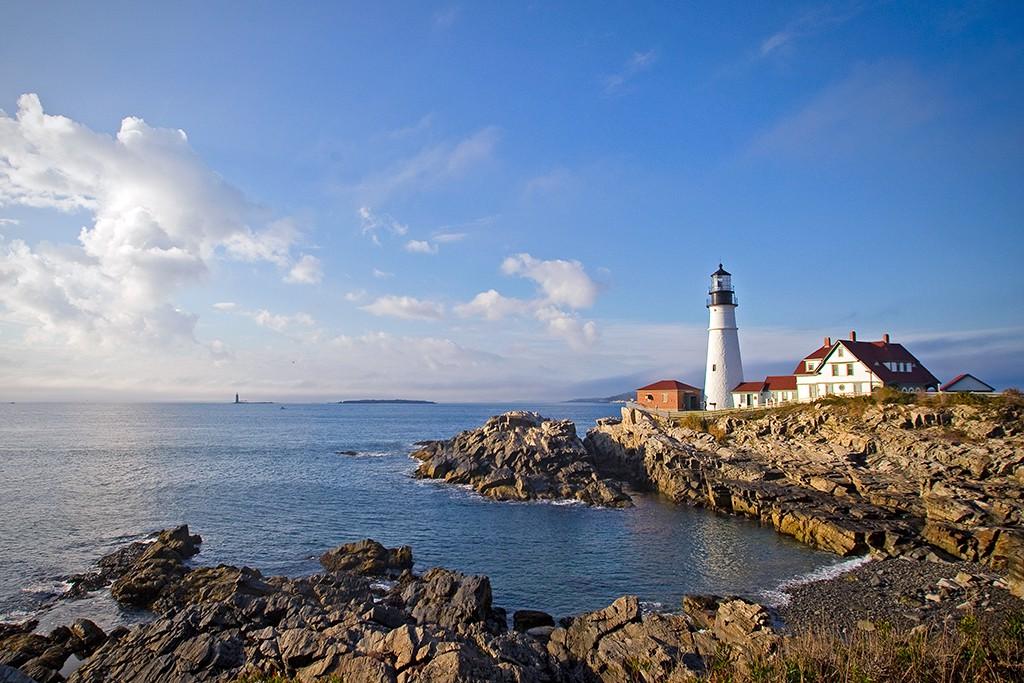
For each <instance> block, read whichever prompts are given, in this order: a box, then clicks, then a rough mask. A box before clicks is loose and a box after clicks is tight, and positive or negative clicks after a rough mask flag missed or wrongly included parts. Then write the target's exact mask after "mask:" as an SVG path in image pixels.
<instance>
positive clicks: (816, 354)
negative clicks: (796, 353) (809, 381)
mask: <svg viewBox="0 0 1024 683" xmlns="http://www.w3.org/2000/svg"><path fill="white" fill-rule="evenodd" d="M833 346H835V344H829V345H828V346H822V347H821V348H817V349H815V350H814V351H811V352H810V353H809V354H808V355H806V356H804V359H803V360H802V361H800V364H799V365H797V366H796V370H794V371H793V374H794V375H813V374H814V370H808V369H807V361H809V360H817V361H820V360H821V359H822V358H824V357H825V356H827V355H828V352H829V351H831V350H832V347H833Z"/></svg>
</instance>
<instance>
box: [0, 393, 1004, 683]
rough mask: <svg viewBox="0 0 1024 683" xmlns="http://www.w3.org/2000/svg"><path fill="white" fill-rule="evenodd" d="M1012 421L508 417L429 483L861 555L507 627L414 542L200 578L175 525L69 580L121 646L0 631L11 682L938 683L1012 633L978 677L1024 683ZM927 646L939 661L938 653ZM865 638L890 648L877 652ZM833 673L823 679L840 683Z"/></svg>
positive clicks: (966, 412) (966, 413) (423, 455)
mask: <svg viewBox="0 0 1024 683" xmlns="http://www.w3.org/2000/svg"><path fill="white" fill-rule="evenodd" d="M1022 416H1024V410H1022V407H1021V405H1020V404H1019V403H1016V402H1010V401H1007V402H1004V403H998V404H997V403H992V404H986V405H953V406H941V405H939V406H936V405H926V406H922V405H902V404H896V405H886V404H882V405H876V404H867V403H838V402H836V403H828V402H823V403H819V404H814V405H810V406H798V407H794V408H793V409H788V410H787V409H780V410H776V411H767V412H759V413H752V414H749V415H747V414H731V415H728V416H723V417H720V418H718V419H715V420H708V419H706V418H701V419H700V421H689V422H688V421H685V420H684V421H681V422H680V421H667V420H663V419H659V418H656V417H654V416H651V415H648V414H646V413H642V412H638V411H636V410H632V409H629V408H626V409H623V411H622V418H621V419H610V418H609V419H604V420H600V421H599V424H598V425H597V426H596V427H595V428H593V429H591V430H590V431H589V433H588V434H587V435H586V437H585V439H580V438H579V437H578V435H577V434H576V431H575V427H574V426H573V425H572V423H571V422H568V421H560V420H547V419H545V418H543V417H541V416H540V415H538V414H536V413H524V412H518V411H517V412H511V413H507V414H505V415H500V416H496V417H494V418H491V419H490V420H488V421H487V423H486V424H485V425H484V426H483V427H481V428H480V429H476V430H469V431H466V432H462V433H461V434H459V435H457V436H455V437H453V438H452V439H449V440H444V441H436V442H424V443H422V444H420V445H421V448H420V449H419V450H417V451H416V452H414V453H413V454H412V456H413V457H414V458H416V459H417V460H418V461H419V465H418V467H417V472H416V476H418V477H421V478H431V479H439V480H443V481H445V482H447V483H451V484H461V485H468V486H471V487H473V489H474V490H475V491H477V492H478V493H480V494H481V495H484V496H487V497H490V498H493V499H495V500H544V499H558V498H563V499H571V500H577V501H581V502H583V503H586V504H590V505H600V506H606V507H626V506H628V505H630V504H631V503H630V495H629V493H628V491H631V490H647V491H654V492H657V493H659V494H661V495H663V496H666V497H667V498H669V499H670V500H672V501H674V502H676V503H679V504H687V505H697V506H701V507H706V508H710V509H714V510H717V511H721V512H725V513H730V514H737V515H742V516H746V517H750V518H753V519H756V520H758V521H759V522H760V523H762V524H765V525H767V526H771V527H772V528H774V529H776V530H777V531H779V532H780V533H783V534H786V535H790V536H793V537H794V538H796V539H798V540H800V541H802V542H804V543H807V544H810V545H813V546H816V547H818V548H822V549H827V550H830V551H831V552H834V553H836V554H837V555H841V556H865V557H866V556H868V555H870V561H866V562H863V563H861V564H860V565H859V566H857V567H856V568H854V569H852V570H850V571H848V572H846V573H844V574H841V575H839V576H834V577H831V578H829V579H827V580H822V581H816V582H810V583H803V584H795V585H792V586H789V587H786V588H785V594H784V595H783V596H782V599H781V600H780V601H779V602H778V603H775V604H774V606H772V605H767V604H759V603H758V602H756V601H753V600H750V599H745V598H742V597H735V596H706V595H705V596H700V595H690V596H684V597H683V598H682V600H681V603H680V604H679V605H678V608H677V609H675V610H670V611H667V612H647V611H645V610H643V609H641V606H640V602H639V599H638V598H637V596H629V595H627V596H622V597H620V598H618V599H617V600H615V601H614V602H612V603H611V604H610V605H609V606H608V607H606V608H604V609H601V610H597V611H595V612H590V613H586V614H581V615H549V614H546V613H544V612H540V611H536V610H521V611H518V612H516V613H514V614H512V615H509V614H507V613H506V612H505V611H504V610H503V609H501V608H500V607H499V606H496V605H494V604H493V603H492V595H491V585H490V581H489V579H488V578H487V577H486V576H471V575H466V574H462V573H460V572H458V571H455V570H452V569H447V568H440V567H435V568H431V569H428V570H426V571H424V572H423V573H422V574H416V573H414V572H413V567H414V562H413V549H412V548H410V547H408V546H402V547H399V548H385V547H384V546H382V545H381V544H379V543H377V542H375V541H372V540H370V539H364V540H362V541H357V542H353V543H347V544H345V545H342V546H339V547H337V548H334V549H332V550H330V551H328V552H326V553H325V554H324V555H323V556H322V557H321V565H322V567H323V570H324V571H323V572H321V573H318V574H314V575H312V576H307V577H302V578H287V577H280V576H274V577H266V576H263V575H262V574H261V573H260V572H259V571H258V570H256V569H252V568H247V567H234V566H227V565H220V566H217V567H203V566H198V567H197V566H193V565H192V563H191V562H190V558H193V557H194V556H195V555H196V554H197V553H199V551H200V548H201V542H202V540H201V538H199V537H198V536H196V535H193V534H191V533H190V531H189V529H188V527H178V528H175V529H168V530H165V531H163V532H161V533H160V534H159V535H158V536H157V537H156V538H155V540H154V541H153V542H151V543H133V544H129V545H127V546H126V547H124V548H122V549H120V550H118V551H116V552H114V553H112V554H110V555H108V556H105V557H103V558H101V559H100V560H99V562H98V563H97V567H96V569H95V570H94V571H92V572H89V573H86V574H83V575H77V576H74V577H71V580H70V584H71V588H70V590H69V591H68V594H67V596H66V597H67V599H76V598H77V597H81V596H83V595H86V594H89V593H91V592H94V591H97V590H109V591H110V594H111V596H112V597H113V598H114V599H115V600H116V601H117V602H118V603H119V604H121V605H124V606H126V607H129V606H130V607H133V608H141V609H145V610H149V611H150V612H151V613H152V615H153V618H152V620H151V621H149V622H148V623H145V624H143V625H140V626H136V627H134V628H132V629H130V630H129V629H127V628H116V629H113V630H112V631H111V632H110V633H104V632H103V631H102V630H101V629H100V628H99V627H98V626H96V625H95V624H94V623H92V622H90V621H88V620H84V619H80V620H76V621H75V622H74V623H71V624H68V625H67V626H61V627H58V628H56V629H54V630H53V631H51V632H50V633H48V634H43V633H36V632H35V628H36V624H34V623H31V622H29V623H25V624H14V625H10V624H8V625H0V682H8V681H10V682H17V683H25V682H26V681H37V683H51V682H54V681H58V682H59V681H63V680H69V681H73V682H81V683H85V682H99V681H109V680H118V681H142V682H149V681H154V682H155V681H247V682H250V683H252V682H255V681H263V680H271V677H272V676H282V677H286V679H287V680H293V679H294V680H299V681H312V680H341V681H388V682H390V683H398V682H405V681H409V682H411V681H441V682H443V681H450V682H451V683H460V682H469V681H515V682H517V683H526V682H532V681H538V682H540V681H565V682H567V683H568V682H572V683H580V682H587V681H606V682H612V681H615V682H619V681H622V682H625V681H648V682H653V681H682V680H691V679H694V678H701V677H707V678H710V679H712V680H742V679H743V678H744V677H747V676H749V675H751V672H754V671H760V672H762V674H764V672H766V671H775V672H776V673H777V674H778V676H779V677H780V678H786V676H788V675H789V674H787V673H786V672H789V671H792V670H793V667H794V666H795V667H797V669H799V670H801V671H803V668H802V667H803V666H804V663H805V662H806V661H810V660H813V661H815V662H817V661H818V660H822V659H828V658H829V657H832V658H833V660H837V661H839V660H841V661H847V660H850V661H853V660H854V659H856V658H857V657H860V658H861V659H862V660H864V661H866V662H867V663H866V664H858V666H883V665H884V666H888V667H890V669H888V670H893V669H892V667H896V669H895V670H902V669H899V667H902V666H904V665H905V663H904V662H903V660H900V659H898V657H903V656H904V655H906V656H907V657H910V658H911V659H910V660H907V661H908V662H910V663H909V664H906V666H910V667H911V668H914V667H922V668H921V670H928V669H929V667H932V668H934V667H935V666H936V662H940V663H943V664H942V666H946V664H945V663H948V662H953V665H952V666H954V668H953V669H950V670H949V671H947V673H946V674H943V675H947V677H948V676H949V675H953V674H956V675H967V674H965V672H966V671H968V669H964V668H962V666H961V664H958V663H957V662H960V659H958V657H959V656H960V655H957V654H956V652H960V651H961V650H962V649H963V648H964V647H967V646H965V645H963V643H964V642H968V641H964V640H963V639H964V638H974V640H973V641H969V642H973V643H975V644H976V643H977V642H979V641H978V639H979V638H982V636H979V635H978V634H979V633H984V634H985V635H984V639H985V642H989V640H990V636H989V635H988V634H990V633H996V634H1008V635H1005V637H1004V635H999V636H998V638H996V639H995V640H991V642H997V641H998V642H999V643H1002V645H1000V647H1002V648H1003V650H1000V652H1004V651H1006V652H1010V654H1009V655H1007V656H1003V655H1000V656H1003V659H1005V660H1006V662H1009V663H1006V662H1004V661H1002V660H999V661H998V662H997V663H996V664H994V665H993V666H995V667H996V668H995V669H991V668H989V669H970V671H976V670H980V671H984V672H985V673H984V674H983V675H984V676H989V677H991V676H993V674H992V671H995V672H996V673H995V674H994V678H995V679H996V680H1016V678H1015V677H1017V676H1018V675H1019V676H1024V669H1021V668H1020V666H1021V665H1020V664H1019V662H1020V661H1021V660H1024V656H1022V655H1024V600H1022V599H1021V598H1022V597H1024V584H1022V574H1021V559H1022V555H1021V542H1020V539H1021V522H1022V510H1024V505H1022V490H1024V489H1022V486H1021V484H1022V483H1024V424H1022ZM748 597H749V596H748ZM979 624H980V625H981V626H979ZM979 628H983V629H987V630H984V631H979V630H978V629H979ZM936 633H938V634H941V635H942V638H946V640H942V641H941V642H942V643H943V644H942V645H941V647H940V646H939V645H935V644H934V642H938V641H934V642H933V641H932V640H928V639H929V638H931V637H932V636H933V635H934V634H936ZM893 634H897V635H895V636H894V635H893ZM972 634H973V635H972ZM954 637H955V638H960V639H961V640H959V641H956V642H955V644H954V645H949V643H951V642H953V641H951V640H949V639H950V638H954ZM893 638H896V640H893ZM829 639H831V640H829ZM1007 639H1008V640H1007ZM850 643H853V645H852V646H850V647H854V646H855V649H854V650H850V651H848V652H844V650H843V648H845V647H847V646H848V645H849V644H850ZM872 643H874V646H875V647H876V648H877V652H872V651H870V649H865V648H867V645H865V644H868V645H870V644H872ZM1007 643H1008V644H1007ZM948 647H953V648H954V649H953V650H951V652H953V654H952V655H951V654H949V653H947V652H946V651H945V650H943V649H942V648H948ZM971 647H974V645H971ZM986 647H988V646H986ZM856 648H860V649H856ZM956 648H960V650H956ZM1006 648H1009V649H1008V650H1007V649H1006ZM933 651H934V652H933ZM989 651H993V648H992V647H989V650H986V652H989ZM808 652H810V653H812V654H811V655H808V654H807V653H808ZM815 652H817V654H814V653H815ZM822 652H825V653H826V654H822ZM836 652H839V653H840V655H841V656H840V655H836V654H835V653H836ZM865 653H868V654H865ZM893 653H895V654H893ZM900 653H904V654H900ZM906 653H911V654H906ZM913 653H918V654H913ZM890 655H891V657H890ZM897 656H898V657H897ZM929 656H931V657H933V658H934V657H937V658H938V659H932V660H930V659H928V657H929ZM801 657H802V658H804V659H801ZM808 657H810V660H808V659H807V658H808ZM814 657H817V658H818V660H814ZM844 657H845V659H844ZM892 657H897V658H896V659H893V658H892ZM915 657H916V659H915ZM79 660H81V662H82V663H81V665H80V666H78V667H77V668H74V670H72V667H71V666H69V664H70V663H72V662H77V661H79ZM876 660H877V661H876ZM883 660H884V661H883ZM975 661H976V660H974V659H972V660H970V662H975ZM794 662H795V663H794ZM814 666H818V664H814ZM831 666H833V668H831V669H822V670H821V671H825V672H826V673H821V671H819V673H818V674H816V675H817V676H818V678H819V679H822V678H823V677H824V679H828V678H829V677H830V676H835V675H839V673H837V672H840V671H846V672H847V673H849V672H850V669H849V668H847V669H841V667H842V666H846V665H843V664H842V663H841V662H840V663H839V664H836V662H835V661H833V662H832V664H831ZM837 666H838V667H840V668H839V669H837V668H835V667H837ZM971 666H975V664H971ZM985 666H988V665H987V664H985ZM773 667H774V668H773ZM955 667H961V668H955ZM1015 667H1017V668H1015ZM950 671H952V672H953V673H952V674H951V673H949V672H950ZM723 672H725V673H723ZM827 672H831V673H827ZM765 675H766V674H765ZM844 675H845V674H844ZM716 676H722V677H719V678H716ZM762 678H764V675H762Z"/></svg>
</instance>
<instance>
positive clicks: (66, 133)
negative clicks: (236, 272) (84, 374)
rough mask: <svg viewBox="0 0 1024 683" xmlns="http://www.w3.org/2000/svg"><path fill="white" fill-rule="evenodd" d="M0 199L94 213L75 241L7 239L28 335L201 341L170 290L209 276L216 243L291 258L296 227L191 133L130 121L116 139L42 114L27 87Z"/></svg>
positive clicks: (5, 251) (7, 130) (5, 264)
mask: <svg viewBox="0 0 1024 683" xmlns="http://www.w3.org/2000/svg"><path fill="white" fill-rule="evenodd" d="M0 205H23V206H32V207H41V208H52V209H57V210H61V211H84V212H87V213H89V214H91V217H92V224H91V225H90V226H88V227H85V228H83V229H82V230H81V232H80V233H79V235H78V244H77V245H60V246H47V245H40V246H37V247H34V248H33V247H31V246H30V245H28V244H27V243H25V242H24V241H21V240H15V241H12V242H10V243H9V244H8V245H6V248H2V247H0V302H2V305H3V310H2V312H0V316H3V317H4V318H5V319H7V320H11V321H14V322H18V323H21V324H23V325H25V326H26V327H27V328H28V329H27V332H26V334H28V335H29V336H32V337H33V338H35V339H38V338H40V337H46V338H54V339H60V340H63V341H64V342H69V343H79V345H81V344H84V343H88V344H102V345H114V344H123V343H126V342H143V343H153V342H157V343H174V342H175V341H177V340H184V341H187V342H192V341H194V337H193V330H194V327H195V322H196V316H195V315H192V314H190V313H188V312H186V311H183V310H181V309H179V308H177V307H176V306H175V305H174V303H173V301H172V297H173V296H174V294H175V293H176V292H178V291H179V290H180V289H181V288H183V287H185V286H189V285H194V284H196V283H199V282H201V281H202V280H203V279H204V278H205V277H206V275H207V273H208V263H209V261H210V260H211V259H212V258H213V257H214V256H215V255H216V253H217V252H218V250H220V249H223V252H224V253H225V254H226V255H227V256H228V257H230V258H234V259H240V260H246V261H266V262H271V263H274V264H276V265H278V266H280V267H285V266H287V264H288V263H289V256H288V252H289V250H290V247H291V244H292V242H293V240H294V238H295V231H294V229H293V228H292V227H291V226H290V224H288V223H283V222H279V223H271V224H269V225H266V227H264V228H263V229H259V227H260V224H261V223H265V217H264V213H265V212H264V211H262V210H260V209H258V208H257V207H255V206H254V205H252V204H251V203H250V202H248V201H247V200H246V199H245V198H244V197H243V195H242V193H241V192H240V191H238V190H237V189H236V188H234V187H232V186H231V185H229V184H228V183H227V182H225V181H224V180H223V179H222V178H221V177H220V176H219V175H217V174H216V173H215V172H214V171H213V170H211V169H210V168H208V167H207V166H206V165H205V164H204V163H203V161H202V160H201V159H200V158H199V157H198V156H197V155H196V153H195V152H194V151H193V150H192V148H191V147H190V146H189V144H188V139H187V137H186V135H185V133H184V132H183V131H181V130H172V129H161V128H152V127H150V126H149V125H147V124H146V123H145V121H143V120H142V119H140V118H135V117H128V118H125V119H124V120H123V121H122V122H121V127H120V130H119V131H118V132H117V134H116V135H115V136H109V135H105V134H101V133H96V132H93V131H92V130H90V129H88V128H86V127H85V126H83V125H81V124H79V123H76V122H75V121H73V120H71V119H69V118H66V117H63V116H53V115H48V114H46V113H44V112H43V108H42V105H41V104H40V102H39V98H38V97H36V96H35V95H23V96H22V97H21V98H19V100H18V111H17V114H16V115H15V116H14V117H11V116H8V115H6V114H5V113H3V112H2V111H0Z"/></svg>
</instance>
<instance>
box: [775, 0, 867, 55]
mask: <svg viewBox="0 0 1024 683" xmlns="http://www.w3.org/2000/svg"><path fill="white" fill-rule="evenodd" d="M865 7H866V3H864V2H845V3H830V4H826V5H823V6H821V7H815V8H813V9H811V10H808V11H806V12H803V13H802V14H800V15H798V16H797V17H796V18H794V19H793V20H792V21H790V22H789V23H788V24H786V26H784V27H783V28H782V29H781V30H779V31H776V32H775V33H773V34H771V35H770V36H768V37H767V38H765V39H764V40H762V41H761V45H760V46H759V48H758V54H759V56H760V57H768V56H769V55H772V54H775V53H778V52H782V51H785V50H786V49H788V48H790V47H792V45H793V44H794V43H795V42H796V41H797V40H799V39H800V38H805V37H808V36H812V35H815V34H817V33H821V32H823V31H827V30H829V29H831V28H834V27H836V26H839V25H841V24H844V23H846V22H847V21H850V20H851V19H853V18H854V17H856V16H857V15H858V14H860V13H861V12H863V11H864V9H865Z"/></svg>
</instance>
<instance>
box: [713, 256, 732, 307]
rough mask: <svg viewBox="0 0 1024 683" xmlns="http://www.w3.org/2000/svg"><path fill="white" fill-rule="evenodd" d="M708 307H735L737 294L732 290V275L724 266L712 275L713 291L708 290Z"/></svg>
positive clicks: (719, 267) (719, 265)
mask: <svg viewBox="0 0 1024 683" xmlns="http://www.w3.org/2000/svg"><path fill="white" fill-rule="evenodd" d="M708 294H709V295H710V296H709V297H708V306H735V305H736V303H737V302H736V294H735V290H734V289H733V288H732V274H731V273H729V271H727V270H726V269H725V268H723V267H722V264H721V263H719V264H718V270H716V271H715V272H713V273H711V289H709V290H708Z"/></svg>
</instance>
